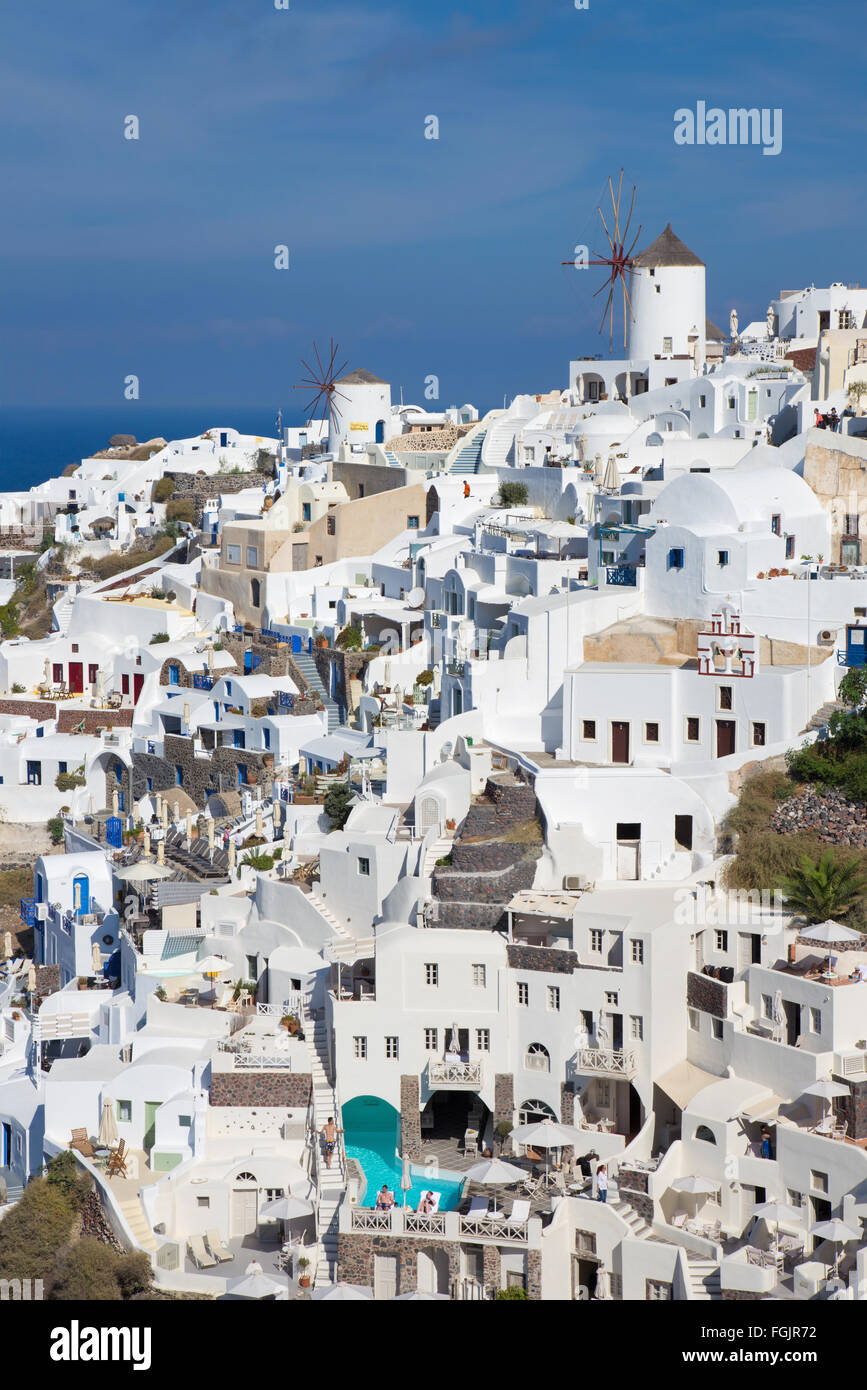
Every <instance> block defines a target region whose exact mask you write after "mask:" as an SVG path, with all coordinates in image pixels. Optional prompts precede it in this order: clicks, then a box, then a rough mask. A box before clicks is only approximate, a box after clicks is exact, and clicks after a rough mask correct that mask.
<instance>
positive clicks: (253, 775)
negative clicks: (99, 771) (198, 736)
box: [106, 734, 274, 808]
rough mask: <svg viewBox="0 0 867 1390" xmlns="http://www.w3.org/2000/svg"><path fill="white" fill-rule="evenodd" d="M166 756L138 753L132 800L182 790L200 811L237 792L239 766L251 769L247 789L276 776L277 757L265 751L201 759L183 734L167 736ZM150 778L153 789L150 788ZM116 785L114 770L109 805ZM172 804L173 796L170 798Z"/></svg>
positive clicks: (217, 751)
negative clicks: (213, 798)
mask: <svg viewBox="0 0 867 1390" xmlns="http://www.w3.org/2000/svg"><path fill="white" fill-rule="evenodd" d="M163 747H164V756H162V757H161V756H159V755H158V754H156V753H134V754H133V767H132V797H133V800H134V801H139V800H140V799H141V798H142V797H143V796H146V795H147V794H148V791H149V790H150V791H151V792H168V793H171V792H172V791H175V790H177V789H178V786H179V785H180V789H181V790H182V791H185V792H186V793H187V794H188V796H191V797H192V799H193V801H195V803H196V805H197V806H199V807H202V808H203V807H204V805H205V803H206V801H207V799H208V797H209V795H210V794H211V793H212V792H219V791H237V789H238V765H239V764H243V766H245V767H246V769H247V781H246V785H247V786H260V785H261V786H265V785H267V784H268V783H270V781H271V778H272V776H273V767H274V756H273V754H272V753H266V752H264V751H263V750H262V749H258V750H257V749H252V748H226V747H222V746H221V747H218V748H214V749H212V750H211V751H210V752H209V753H208V755H207V757H200V756H197V755H196V754H195V752H194V751H193V740H192V739H191V738H185V737H183V736H182V735H181V734H166V736H165V739H164V743H163ZM178 767H180V769H181V778H182V781H181V782H180V784H179V783H178V780H177V768H178ZM148 778H150V780H151V784H152V785H151V787H150V789H149V788H148ZM115 785H116V783H115V780H114V772H113V770H112V768H111V767H109V768H108V770H107V771H106V789H107V793H108V797H107V801H106V805H111V793H112V791H113V790H114V787H115ZM169 801H171V795H169Z"/></svg>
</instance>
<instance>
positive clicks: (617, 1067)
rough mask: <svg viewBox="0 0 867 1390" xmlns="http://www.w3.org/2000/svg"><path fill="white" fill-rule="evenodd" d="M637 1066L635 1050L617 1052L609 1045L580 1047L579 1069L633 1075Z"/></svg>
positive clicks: (577, 1066) (576, 1064) (576, 1062)
mask: <svg viewBox="0 0 867 1390" xmlns="http://www.w3.org/2000/svg"><path fill="white" fill-rule="evenodd" d="M636 1066H637V1060H636V1056H635V1053H634V1052H633V1051H631V1050H630V1051H628V1052H615V1051H614V1050H613V1049H611V1048H608V1047H579V1049H578V1052H577V1054H576V1059H575V1067H576V1070H577V1071H591V1072H605V1073H608V1074H609V1075H612V1076H632V1074H633V1072H634V1071H635V1068H636Z"/></svg>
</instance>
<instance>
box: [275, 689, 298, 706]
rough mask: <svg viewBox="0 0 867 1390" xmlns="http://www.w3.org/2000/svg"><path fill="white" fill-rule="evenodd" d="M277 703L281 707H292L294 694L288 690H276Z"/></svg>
mask: <svg viewBox="0 0 867 1390" xmlns="http://www.w3.org/2000/svg"><path fill="white" fill-rule="evenodd" d="M277 703H278V704H279V706H280V708H281V709H292V707H293V705H294V704H295V696H294V695H292V694H291V693H290V691H288V690H278V691H277Z"/></svg>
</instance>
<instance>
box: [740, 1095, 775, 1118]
mask: <svg viewBox="0 0 867 1390" xmlns="http://www.w3.org/2000/svg"><path fill="white" fill-rule="evenodd" d="M785 1104H786V1102H785V1100H784V1099H783V1097H782V1096H775V1095H770V1096H762V1097H761V1098H760V1099H759V1100H751V1101H750V1102H749V1104H748V1105H744V1106H742V1107H741V1109H740V1111H739V1113H740V1114H741V1115H743V1117H744V1118H745V1119H747V1120H776V1118H777V1111H778V1110H779V1108H780V1106H781V1105H785Z"/></svg>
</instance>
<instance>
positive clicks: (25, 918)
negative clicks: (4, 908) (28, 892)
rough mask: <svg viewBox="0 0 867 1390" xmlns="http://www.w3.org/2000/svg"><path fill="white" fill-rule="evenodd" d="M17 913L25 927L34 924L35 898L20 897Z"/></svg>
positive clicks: (33, 925)
mask: <svg viewBox="0 0 867 1390" xmlns="http://www.w3.org/2000/svg"><path fill="white" fill-rule="evenodd" d="M18 915H19V916H20V918H21V920H22V922H23V923H24V925H25V926H26V927H35V926H36V899H35V898H21V899H20V900H19V905H18Z"/></svg>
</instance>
